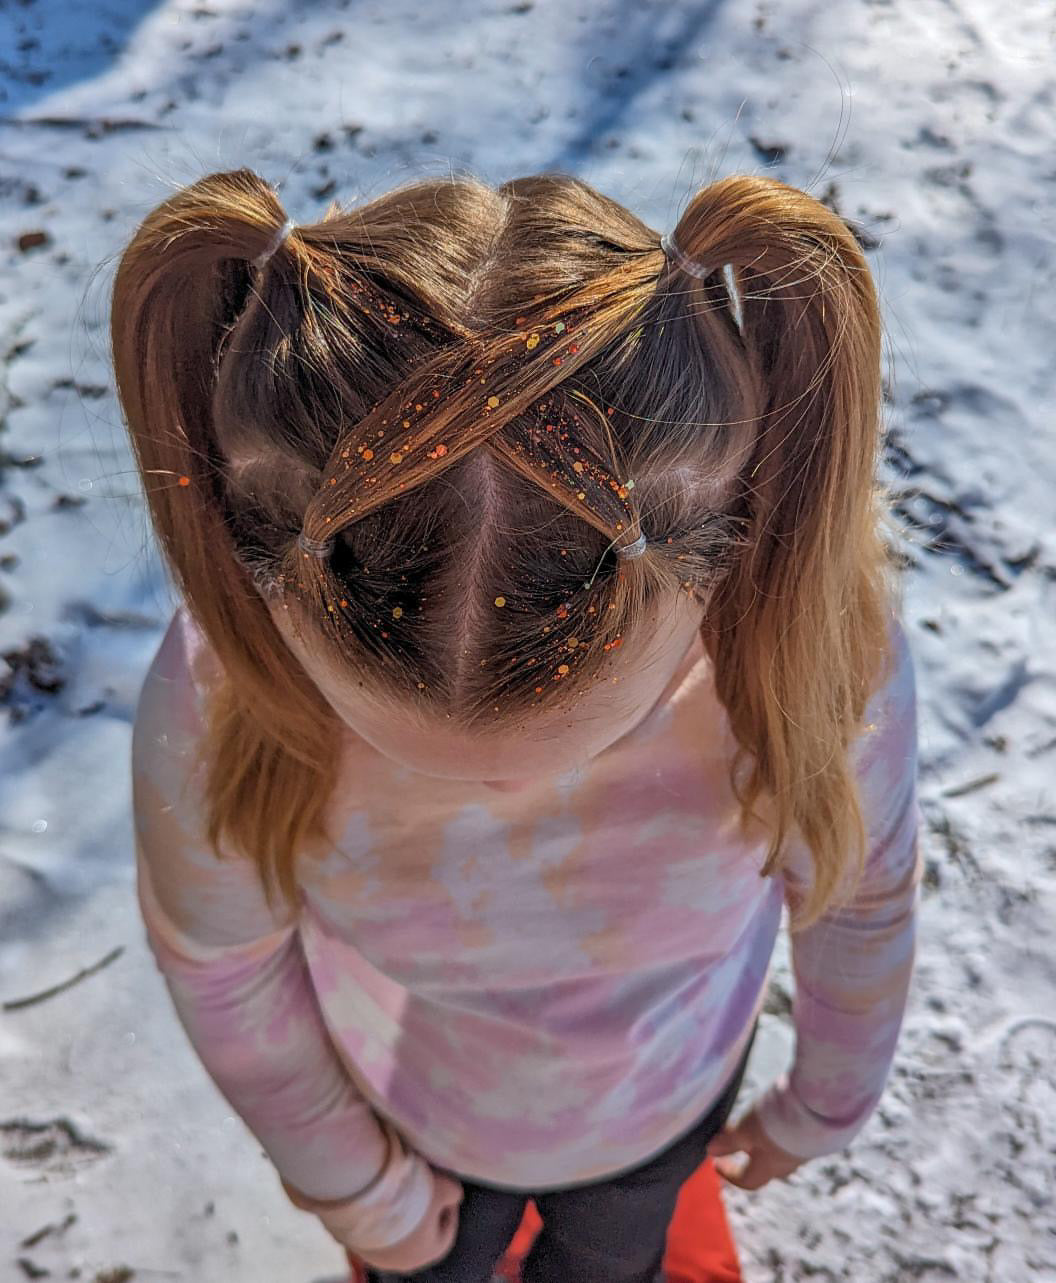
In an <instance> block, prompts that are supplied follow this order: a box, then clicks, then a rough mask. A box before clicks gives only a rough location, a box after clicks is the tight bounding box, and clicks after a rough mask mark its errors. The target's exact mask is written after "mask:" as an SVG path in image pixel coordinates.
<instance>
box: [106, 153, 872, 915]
mask: <svg viewBox="0 0 1056 1283" xmlns="http://www.w3.org/2000/svg"><path fill="white" fill-rule="evenodd" d="M285 221H286V212H285V211H284V209H283V208H282V206H281V205H280V203H279V201H278V199H277V197H276V195H275V193H274V191H273V190H272V189H271V188H270V187H269V186H268V185H267V184H266V183H265V182H263V181H262V180H261V179H260V178H258V177H257V176H256V175H254V174H253V173H250V172H249V171H246V170H241V171H238V172H235V173H228V174H216V175H212V176H211V177H208V178H205V179H203V180H202V181H200V182H198V183H196V184H194V185H193V186H191V187H189V188H186V189H185V190H183V191H181V192H179V193H178V194H177V195H175V196H173V197H171V198H170V199H169V200H167V201H165V202H164V203H163V204H162V205H160V206H159V207H158V208H157V209H156V210H154V211H153V212H152V213H151V214H150V215H149V216H148V217H147V219H146V220H145V221H144V223H143V225H142V226H141V228H140V229H139V231H138V232H137V233H136V235H135V237H134V238H133V240H132V242H131V244H130V245H129V246H128V248H127V249H126V251H125V253H124V256H123V258H122V261H121V264H120V267H119V270H118V273H117V279H116V283H115V287H114V298H113V313H112V331H113V349H114V363H115V370H116V376H117V383H118V390H119V393H120V397H121V401H122V405H123V408H124V412H125V415H126V417H127V421H128V424H129V429H130V432H131V435H132V440H133V444H134V447H135V450H136V454H137V458H138V461H139V464H140V468H141V472H142V475H143V482H144V486H145V489H146V492H147V495H148V498H149V502H150V507H151V515H152V518H153V521H154V525H155V528H156V530H157V533H158V535H159V538H160V540H161V544H162V547H163V549H164V552H165V554H166V556H167V559H168V561H169V564H170V565H171V567H172V570H173V572H174V574H175V577H176V579H177V582H178V584H179V586H180V587H181V589H182V591H183V593H184V595H185V597H186V599H187V602H188V605H189V607H190V609H191V611H192V613H193V614H194V616H195V618H196V620H197V622H198V624H199V626H200V627H201V628H202V630H203V631H204V633H205V635H206V637H207V638H208V640H209V642H210V643H211V645H212V647H213V649H214V650H215V651H216V653H217V655H218V657H219V659H220V661H221V664H222V667H223V670H224V672H225V675H226V676H225V681H224V683H223V686H222V687H221V688H220V689H218V690H217V691H215V692H214V694H213V698H212V704H211V724H210V746H209V747H210V752H209V765H208V796H209V806H210V813H211V835H212V838H213V840H214V842H216V843H217V845H218V847H219V844H220V842H221V840H222V839H224V838H226V839H228V840H229V841H231V842H232V843H233V844H234V845H236V846H238V847H241V848H243V849H245V850H247V851H251V852H253V854H254V855H255V857H256V858H257V859H258V860H259V861H260V866H261V872H262V877H263V878H264V881H265V885H266V886H268V887H269V888H271V887H273V886H274V885H276V884H277V885H278V886H279V887H280V888H281V889H282V890H283V891H284V892H285V893H286V894H287V895H293V894H294V886H295V882H294V875H293V863H294V853H295V852H296V851H297V850H298V849H299V848H300V847H301V846H302V845H304V844H305V843H306V842H308V841H309V840H310V839H313V838H319V837H321V836H322V835H323V834H322V830H323V822H324V813H325V806H326V803H327V800H328V798H329V795H330V791H331V788H332V785H333V782H334V778H335V771H336V765H337V760H338V755H339V752H340V748H341V741H342V732H343V730H344V728H345V727H346V725H347V726H349V727H351V728H352V729H353V730H354V731H355V732H357V733H358V734H360V735H361V736H363V737H364V738H365V739H367V740H369V741H370V742H371V743H373V744H374V745H375V747H376V748H378V749H379V750H380V751H382V752H384V753H386V754H387V755H389V756H392V757H395V758H397V760H400V761H403V762H404V763H405V764H406V765H408V766H410V767H411V768H412V769H414V770H420V771H425V772H429V773H433V774H437V775H443V776H446V777H448V778H451V779H456V780H466V781H483V780H492V781H507V782H511V783H518V782H520V783H524V782H531V781H533V780H538V779H540V778H542V777H545V776H546V775H550V774H553V773H554V772H557V771H562V770H565V769H567V768H568V767H570V766H572V765H575V764H577V763H579V762H583V761H586V760H588V759H589V758H590V757H592V756H594V755H596V754H597V753H599V752H602V751H604V749H605V748H606V747H608V746H609V745H610V744H612V743H613V742H614V741H615V740H616V739H618V738H619V737H620V736H621V735H623V734H624V733H626V732H627V731H628V730H629V729H630V728H631V727H633V726H634V725H635V724H636V723H637V722H638V721H639V720H640V719H641V718H642V717H643V716H644V715H645V714H646V713H647V712H648V711H649V709H650V707H651V706H652V705H653V704H655V702H656V701H657V699H658V698H659V697H660V696H661V694H663V693H664V692H665V690H666V688H667V687H668V685H669V683H670V681H671V679H672V677H673V675H674V674H675V673H676V672H677V671H678V669H679V665H680V663H681V661H682V659H683V658H684V656H685V655H686V653H687V649H688V648H689V647H690V646H691V645H692V644H694V643H696V642H698V641H702V642H703V645H704V647H705V649H706V651H707V653H708V655H709V657H710V659H711V661H712V663H713V666H714V673H715V685H716V690H717V692H718V695H719V697H720V699H721V700H722V702H723V704H724V706H725V709H726V711H727V714H728V716H729V721H730V726H731V728H732V730H733V732H734V735H735V736H736V739H737V741H738V743H739V745H740V747H741V755H740V758H739V759H738V760H737V761H736V762H734V763H731V772H732V774H733V777H734V781H735V787H736V788H737V791H738V796H739V797H740V799H741V802H742V805H743V810H744V816H745V818H746V819H747V818H748V817H749V816H750V815H753V814H754V815H756V816H758V815H759V814H760V812H762V813H764V814H765V817H766V821H767V824H768V825H769V828H770V831H771V846H770V851H769V859H768V861H767V865H766V868H765V870H764V871H765V872H771V871H773V870H774V869H776V868H779V867H780V859H781V853H782V849H783V847H784V844H785V841H786V839H787V838H788V837H790V836H791V835H792V833H793V831H797V833H798V834H799V835H801V836H802V838H803V839H804V840H806V842H807V843H808V844H809V845H810V847H811V849H812V851H813V853H814V857H815V866H816V870H817V879H816V885H815V889H814V894H813V897H812V900H811V902H810V903H809V904H808V905H806V906H804V910H803V915H802V918H801V920H804V921H806V920H812V919H813V917H816V915H817V913H819V912H821V911H822V909H823V908H824V907H825V904H826V903H827V902H828V901H829V900H830V899H831V898H832V895H833V894H834V890H835V888H836V885H837V882H838V880H839V879H840V876H841V874H842V872H843V870H844V868H845V866H846V864H847V860H848V855H849V854H851V853H853V852H855V851H857V852H858V854H859V857H860V855H861V852H862V846H863V841H862V839H863V834H862V825H861V818H860V811H859V807H858V800H857V795H856V791H855V786H854V779H853V772H852V770H851V766H850V763H849V760H848V745H849V743H850V741H851V739H852V738H853V737H854V735H855V734H856V733H857V732H858V730H859V729H860V722H861V716H862V712H863V709H864V705H865V700H866V698H867V697H868V695H869V694H870V693H871V690H872V689H873V687H874V685H875V683H876V681H877V680H878V678H879V676H880V674H881V672H882V671H883V664H884V660H885V658H886V639H887V614H888V604H887V594H888V585H887V578H886V574H885V567H886V562H885V555H884V551H883V545H882V542H881V539H880V530H879V524H880V516H881V508H880V504H879V496H878V492H877V489H876V486H875V466H876V456H877V449H878V444H879V437H880V427H881V369H880V366H881V325H880V318H879V314H878V309H877V302H876V297H875V291H874V287H873V282H872V278H871V275H870V272H869V269H868V265H867V264H866V262H865V260H864V257H863V255H862V252H861V250H860V249H859V246H858V243H857V241H856V239H855V237H854V236H853V234H852V233H851V232H850V231H849V230H848V228H847V227H846V225H845V224H844V223H843V221H842V220H841V219H840V218H839V217H838V216H837V215H836V214H834V213H833V212H832V211H830V210H829V209H827V208H826V207H825V206H824V205H822V204H820V203H819V202H818V201H816V200H814V199H813V198H812V197H810V196H808V195H806V194H805V193H803V192H801V191H798V190H796V189H795V188H792V187H789V186H786V185H785V184H783V183H780V182H778V181H776V180H773V179H766V178H761V177H747V176H736V177H730V178H727V179H724V180H722V181H721V182H718V183H715V184H713V185H711V186H709V187H707V188H705V189H704V190H702V191H701V192H699V193H698V194H697V196H696V197H695V198H694V199H693V200H692V201H691V202H690V204H689V206H688V207H687V209H686V211H685V213H684V214H683V216H682V218H681V220H680V222H679V224H678V226H677V227H676V228H675V229H674V232H673V237H674V240H675V242H676V244H677V245H678V247H679V248H680V249H681V251H682V252H683V253H684V254H685V255H687V256H688V257H689V258H691V259H693V260H694V261H695V262H696V263H698V264H706V265H709V266H713V267H714V271H713V272H712V273H711V274H710V275H708V276H706V277H704V278H700V277H697V276H695V275H689V274H687V273H686V272H684V271H683V270H682V269H681V268H680V267H679V265H678V263H677V261H676V260H672V259H669V258H668V257H667V256H666V255H665V253H664V251H663V249H662V248H661V245H660V238H659V236H658V235H657V234H656V233H654V232H652V231H651V230H650V229H649V228H648V227H646V226H645V225H644V224H642V223H641V222H640V221H639V220H638V219H637V218H636V217H635V216H634V215H633V214H631V213H629V212H628V211H627V210H625V209H623V208H622V207H621V206H619V205H618V204H616V203H615V202H614V201H611V200H609V199H608V198H606V197H605V196H603V195H601V194H599V193H598V192H596V191H594V190H593V189H591V188H590V187H589V186H587V185H586V184H585V183H583V182H581V181H579V180H577V179H575V178H571V177H567V176H563V175H555V174H547V175H542V176H538V177H532V178H523V179H517V180H513V181H510V182H508V183H505V184H503V185H502V186H500V187H499V188H498V189H492V188H491V187H489V186H487V185H486V184H484V183H483V182H480V181H478V180H477V179H475V178H468V177H462V178H458V179H454V178H452V179H444V180H436V181H424V182H417V183H413V184H410V185H407V186H405V187H403V188H400V189H398V190H396V191H394V192H392V193H390V194H388V195H386V196H383V197H381V198H379V199H377V200H374V201H372V202H371V203H370V204H368V205H366V206H364V207H361V208H358V209H352V210H342V209H340V208H338V207H336V206H335V207H333V208H331V209H330V210H329V211H328V212H327V214H326V215H325V216H324V218H323V219H322V220H321V221H320V222H318V223H315V224H311V225H308V226H298V227H295V228H294V229H293V230H292V231H291V232H290V233H289V234H288V235H286V236H285V238H281V237H280V236H279V235H278V234H279V233H280V232H281V229H282V228H283V224H284V222H285ZM276 244H277V245H278V247H277V248H274V247H275V245H276ZM726 264H729V265H730V269H729V270H731V271H732V273H733V276H734V278H735V280H736V284H737V287H738V294H739V302H740V311H741V314H740V315H739V316H738V317H737V318H735V316H734V315H733V313H732V311H731V308H730V300H729V296H728V295H727V292H726V287H725V283H724V277H723V270H722V269H723V266H724V265H726ZM643 533H644V535H645V536H646V547H645V551H644V553H642V554H641V555H638V556H633V555H623V554H625V553H626V552H627V551H628V550H629V551H630V552H634V551H636V550H637V548H638V547H639V546H640V545H639V544H636V543H635V541H636V539H638V537H639V536H640V535H641V534H643ZM708 733H709V728H707V727H701V734H702V735H707V734H708ZM742 768H743V769H742Z"/></svg>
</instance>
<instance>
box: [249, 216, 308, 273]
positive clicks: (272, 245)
mask: <svg viewBox="0 0 1056 1283" xmlns="http://www.w3.org/2000/svg"><path fill="white" fill-rule="evenodd" d="M296 226H297V224H296V223H295V222H294V221H293V219H292V218H288V219H287V220H286V221H285V223H283V225H282V226H281V227H280V228H279V230H278V231H277V232H276V233H275V235H274V236H273V237H272V238H271V241H270V242H269V243H268V247H267V249H266V250H264V252H263V253H262V254H258V255H257V257H256V258H255V259H254V260H253V266H254V267H263V266H264V264H265V263H266V262H267V261H268V259H269V258H271V256H272V254H274V253H275V251H276V250H277V249H278V248H279V246H280V245H282V243H283V242H284V241H285V240H286V237H287V236H289V234H290V232H292V231H293V229H294V228H295V227H296Z"/></svg>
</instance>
